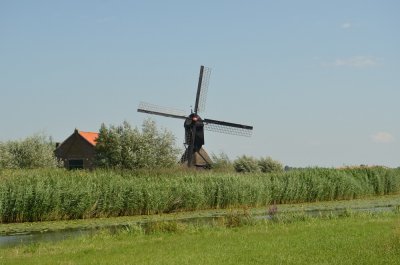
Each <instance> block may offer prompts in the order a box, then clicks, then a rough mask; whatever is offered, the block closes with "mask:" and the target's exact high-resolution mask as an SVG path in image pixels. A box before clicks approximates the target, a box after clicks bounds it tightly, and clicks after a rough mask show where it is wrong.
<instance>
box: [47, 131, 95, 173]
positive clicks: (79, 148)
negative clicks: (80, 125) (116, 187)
mask: <svg viewBox="0 0 400 265" xmlns="http://www.w3.org/2000/svg"><path fill="white" fill-rule="evenodd" d="M98 137H99V134H98V133H96V132H82V131H79V130H78V129H75V131H74V133H73V134H71V136H69V137H68V138H67V139H66V140H65V141H64V142H62V143H61V144H59V143H57V144H56V150H55V151H54V152H55V155H56V157H57V158H58V159H60V160H61V161H63V163H64V167H66V168H68V169H92V168H94V158H95V154H96V151H95V146H96V139H97V138H98Z"/></svg>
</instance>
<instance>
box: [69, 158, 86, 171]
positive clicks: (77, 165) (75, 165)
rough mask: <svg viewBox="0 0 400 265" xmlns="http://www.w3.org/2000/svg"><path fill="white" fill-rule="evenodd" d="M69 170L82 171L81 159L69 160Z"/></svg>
mask: <svg viewBox="0 0 400 265" xmlns="http://www.w3.org/2000/svg"><path fill="white" fill-rule="evenodd" d="M68 168H69V169H83V159H71V160H69V161H68Z"/></svg>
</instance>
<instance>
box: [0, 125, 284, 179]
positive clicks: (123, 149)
mask: <svg viewBox="0 0 400 265" xmlns="http://www.w3.org/2000/svg"><path fill="white" fill-rule="evenodd" d="M54 150H55V142H54V141H53V140H52V138H51V137H49V136H46V135H45V134H43V133H42V134H35V135H33V136H29V137H27V138H25V139H22V140H10V141H4V142H2V141H0V169H24V168H56V167H62V163H61V161H58V160H57V158H56V156H55V153H54ZM95 150H96V156H95V165H96V167H98V168H109V169H129V170H136V169H157V168H171V167H174V166H177V165H178V164H179V160H180V155H181V154H182V153H183V150H182V149H180V148H178V147H177V145H176V139H175V136H174V135H173V134H172V133H171V132H170V131H168V130H166V129H163V130H161V129H159V128H157V125H156V123H155V122H154V121H153V120H150V119H147V120H145V121H144V122H143V124H142V126H141V129H139V128H137V127H133V126H131V125H130V124H129V123H128V122H126V121H125V122H123V123H122V124H121V125H118V126H115V125H110V126H106V125H105V124H102V125H101V127H100V130H99V137H98V139H97V144H96V146H95ZM212 160H213V165H212V168H213V169H214V170H216V171H226V172H229V171H236V172H241V173H247V172H278V171H283V165H282V164H281V163H280V162H279V161H276V160H273V159H272V158H271V157H265V158H260V159H256V158H254V157H251V156H245V155H243V156H241V157H238V158H237V159H235V160H234V161H231V160H230V159H229V157H228V156H227V155H226V154H224V153H221V154H219V155H215V154H212Z"/></svg>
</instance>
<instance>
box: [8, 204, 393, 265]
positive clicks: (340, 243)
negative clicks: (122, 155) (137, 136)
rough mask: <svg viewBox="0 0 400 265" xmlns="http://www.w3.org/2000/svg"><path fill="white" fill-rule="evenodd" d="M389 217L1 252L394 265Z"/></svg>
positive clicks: (195, 228)
mask: <svg viewBox="0 0 400 265" xmlns="http://www.w3.org/2000/svg"><path fill="white" fill-rule="evenodd" d="M399 260H400V219H399V214H398V213H394V212H385V213H383V212H381V213H374V214H372V213H354V214H349V215H342V216H340V217H335V216H326V217H319V218H317V217H306V216H301V215H292V218H286V219H276V220H258V221H257V222H250V223H246V222H244V223H240V222H239V223H237V224H236V225H233V226H229V225H227V223H220V224H215V225H212V226H210V225H198V224H197V225H193V224H186V225H185V224H179V223H177V222H174V223H172V224H168V225H167V224H165V223H164V225H159V226H158V227H157V229H154V230H152V231H147V232H146V231H144V230H143V229H141V228H140V227H137V226H131V227H130V229H125V230H121V231H120V232H118V233H110V232H107V231H103V232H101V233H97V234H96V235H91V236H82V237H78V238H71V239H67V240H64V241H62V242H57V243H36V244H30V245H26V246H18V247H13V248H7V249H0V263H1V264H219V265H220V264H385V265H386V264H399V263H398V262H399Z"/></svg>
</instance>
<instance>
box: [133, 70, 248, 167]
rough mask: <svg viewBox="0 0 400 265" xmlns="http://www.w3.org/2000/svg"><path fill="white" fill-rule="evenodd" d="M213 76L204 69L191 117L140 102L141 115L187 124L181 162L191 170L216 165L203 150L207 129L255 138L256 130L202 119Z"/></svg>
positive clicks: (178, 111)
mask: <svg viewBox="0 0 400 265" xmlns="http://www.w3.org/2000/svg"><path fill="white" fill-rule="evenodd" d="M210 74H211V69H210V68H208V67H204V66H201V67H200V75H199V82H198V85H197V93H196V102H195V105H194V110H191V113H190V115H189V116H188V115H187V114H186V113H185V112H184V111H181V110H178V109H173V108H165V107H161V106H158V105H153V104H149V103H145V102H140V104H139V107H138V110H137V111H138V112H143V113H148V114H153V115H159V116H164V117H170V118H176V119H183V120H185V122H184V127H185V143H184V145H185V149H186V150H185V153H184V154H183V155H182V158H181V162H182V163H187V165H188V167H192V166H197V167H205V168H206V167H209V166H210V164H211V163H212V162H211V159H210V157H209V156H208V154H207V152H206V151H205V150H204V149H203V147H202V146H203V145H204V129H205V130H208V131H214V132H220V133H227V134H233V135H239V136H247V137H250V136H251V133H252V130H253V126H248V125H243V124H237V123H231V122H225V121H219V120H212V119H202V118H201V117H200V116H199V114H198V113H200V112H204V110H205V103H206V98H207V90H208V82H209V80H210Z"/></svg>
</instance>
